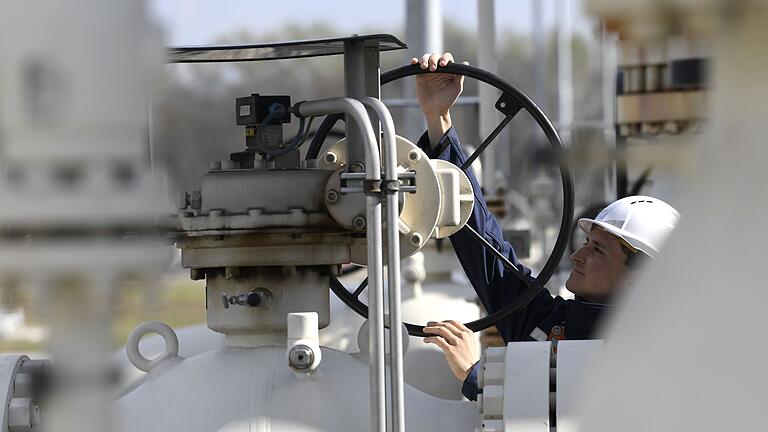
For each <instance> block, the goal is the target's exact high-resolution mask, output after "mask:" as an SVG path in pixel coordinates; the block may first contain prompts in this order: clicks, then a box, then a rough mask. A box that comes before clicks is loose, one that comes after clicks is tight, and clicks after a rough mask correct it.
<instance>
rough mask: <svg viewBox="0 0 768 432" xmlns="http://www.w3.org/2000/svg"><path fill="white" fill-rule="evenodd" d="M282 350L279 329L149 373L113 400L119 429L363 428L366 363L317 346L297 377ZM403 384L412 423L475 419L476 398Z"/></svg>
mask: <svg viewBox="0 0 768 432" xmlns="http://www.w3.org/2000/svg"><path fill="white" fill-rule="evenodd" d="M285 349H286V346H285V336H283V343H282V346H281V345H277V346H261V347H249V348H232V347H230V348H223V349H218V350H214V351H209V352H207V353H203V354H200V355H197V356H195V357H192V358H188V359H185V360H183V361H182V362H180V363H178V364H177V365H175V366H174V367H172V368H170V369H167V370H162V369H158V371H157V373H155V372H150V373H149V374H148V377H147V380H146V381H145V382H144V383H143V385H142V386H140V387H138V388H137V389H136V390H134V391H133V392H131V393H130V394H128V395H126V396H125V397H123V398H121V399H120V400H118V401H116V402H115V408H116V412H117V414H118V418H117V425H118V428H117V430H119V431H124V432H129V431H131V432H138V431H143V432H155V431H157V432H160V431H162V432H165V431H172V430H173V431H176V430H179V431H182V430H183V431H188V432H210V431H217V430H219V431H230V432H233V431H238V432H239V431H252V432H266V431H278V430H280V431H282V430H286V431H295V432H304V431H313V432H318V431H329V432H330V431H334V432H335V431H350V432H353V431H360V430H367V428H368V427H369V425H368V422H369V403H368V401H369V390H368V368H367V365H366V364H365V363H364V362H362V361H360V360H357V359H355V358H354V357H352V356H350V355H349V354H345V353H341V352H339V351H336V350H332V349H327V348H322V358H323V361H322V363H321V364H320V366H319V368H318V371H317V372H316V373H315V374H313V375H312V376H309V377H304V378H302V377H299V376H296V375H295V374H294V373H293V371H292V370H291V369H290V368H289V366H288V364H287V362H286V359H285ZM200 389H206V391H204V392H201V391H199V390H200ZM404 391H405V400H406V401H407V403H408V407H409V410H408V411H407V412H406V422H407V424H408V425H409V426H408V427H409V430H417V431H435V432H438V431H440V432H442V431H446V432H465V431H471V430H473V429H474V428H475V426H476V425H478V424H479V418H478V415H477V409H476V407H475V406H474V403H470V402H466V401H464V402H462V401H446V400H441V399H437V398H434V397H431V396H428V395H426V394H424V393H421V392H419V391H417V390H415V389H413V388H412V387H410V386H406V387H405V389H404ZM425 413H429V414H428V415H425Z"/></svg>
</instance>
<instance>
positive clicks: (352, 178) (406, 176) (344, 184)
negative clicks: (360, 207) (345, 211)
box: [339, 171, 416, 195]
mask: <svg viewBox="0 0 768 432" xmlns="http://www.w3.org/2000/svg"><path fill="white" fill-rule="evenodd" d="M339 179H340V186H341V187H340V189H339V191H340V192H341V193H343V194H347V193H361V192H362V193H365V194H366V195H371V194H373V195H384V194H393V193H397V192H407V193H416V172H414V171H407V172H402V173H399V174H398V176H397V180H366V179H365V173H349V172H344V173H341V174H340V175H339Z"/></svg>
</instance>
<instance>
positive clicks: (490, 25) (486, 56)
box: [477, 0, 501, 194]
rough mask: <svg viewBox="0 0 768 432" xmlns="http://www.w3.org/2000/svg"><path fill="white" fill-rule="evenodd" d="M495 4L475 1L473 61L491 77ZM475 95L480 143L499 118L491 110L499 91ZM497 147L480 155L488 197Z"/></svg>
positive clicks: (494, 64) (487, 89)
mask: <svg viewBox="0 0 768 432" xmlns="http://www.w3.org/2000/svg"><path fill="white" fill-rule="evenodd" d="M495 4H496V2H495V0H478V1H477V19H478V25H477V29H478V53H477V62H478V66H479V67H481V68H483V69H485V70H487V71H488V72H491V73H494V74H495V73H497V71H498V58H497V55H496V13H495ZM478 93H479V96H480V105H479V124H480V136H479V137H478V141H477V142H478V143H480V142H482V141H483V139H484V138H485V137H487V136H488V135H489V134H490V133H491V132H492V131H493V130H494V129H495V128H496V126H497V125H498V124H499V122H500V121H501V118H500V117H499V112H498V111H497V110H496V108H495V103H496V99H498V98H499V91H498V90H497V89H495V88H492V87H490V86H485V85H481V86H479V88H478ZM497 148H498V147H497V146H494V147H489V148H488V149H486V150H485V151H484V152H483V154H482V162H483V178H482V179H481V181H482V183H481V186H483V187H484V189H485V190H486V192H490V193H491V194H495V190H496V185H494V184H493V179H494V176H495V173H496V160H497Z"/></svg>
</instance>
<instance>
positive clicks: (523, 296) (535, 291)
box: [320, 63, 574, 337]
mask: <svg viewBox="0 0 768 432" xmlns="http://www.w3.org/2000/svg"><path fill="white" fill-rule="evenodd" d="M422 73H449V74H455V75H463V76H466V77H469V78H474V79H476V80H478V81H481V82H484V83H486V84H488V85H491V86H492V87H495V88H497V89H499V90H501V91H502V97H503V96H504V95H508V96H510V97H512V98H513V99H514V100H515V101H516V102H517V103H518V104H519V105H520V108H519V109H525V111H526V112H527V113H528V114H529V115H530V116H531V118H533V120H534V121H535V122H536V124H537V125H538V126H539V129H541V130H542V132H544V135H545V136H546V137H547V141H548V142H549V144H550V146H551V147H552V149H553V151H554V152H556V153H558V154H559V153H561V152H563V151H564V146H563V142H562V140H561V139H560V135H559V134H558V133H557V129H555V127H554V125H553V124H552V122H551V121H550V120H549V118H547V116H546V114H544V112H543V111H542V110H541V108H539V107H538V105H536V103H535V102H533V100H531V98H529V97H528V96H527V95H526V94H525V93H523V92H522V91H520V90H518V89H517V88H515V87H513V86H512V85H511V84H509V83H507V82H506V81H504V80H503V79H502V78H501V77H499V76H497V75H495V74H492V73H490V72H487V71H485V70H483V69H480V68H476V67H474V66H470V65H464V64H457V63H450V64H448V65H446V66H441V67H440V68H439V72H434V71H429V70H427V69H421V67H420V66H419V65H406V66H401V67H398V68H395V69H392V70H390V71H387V72H385V73H384V74H382V75H381V85H382V86H383V85H385V84H388V83H390V82H392V81H395V80H398V79H401V78H405V77H409V76H413V75H419V74H422ZM497 108H498V107H497ZM518 111H519V110H518ZM516 114H517V112H515V114H513V115H512V117H514V116H515V115H516ZM338 119H339V118H338V117H335V118H331V117H330V116H329V117H327V118H326V119H325V120H324V121H323V124H322V125H321V126H320V128H323V126H324V125H325V126H327V125H326V122H329V121H330V122H332V123H331V124H330V126H327V129H330V127H332V126H333V123H335V122H336V121H338ZM494 140H495V138H494V139H493V140H491V142H493V141H494ZM555 160H560V158H556V159H555ZM558 168H559V171H560V178H561V184H562V189H563V213H562V218H561V220H560V229H559V232H558V237H557V241H556V242H555V245H554V247H553V248H552V252H551V253H550V256H549V258H548V259H547V261H546V263H545V264H544V267H543V268H542V270H541V271H540V272H539V274H538V275H537V276H536V277H535V278H529V279H522V280H523V282H524V283H525V284H526V285H527V288H526V289H525V290H524V291H523V292H522V293H520V295H518V296H517V297H516V298H515V300H514V301H512V302H511V303H509V304H508V305H507V306H505V307H504V308H502V309H500V310H498V311H496V312H494V313H492V314H489V315H487V316H485V317H483V318H480V319H478V320H475V321H472V322H469V323H465V324H464V325H465V326H467V327H468V328H469V329H470V330H472V331H481V330H484V329H486V328H488V327H491V326H492V325H495V324H498V323H499V322H501V321H502V320H504V319H506V318H508V317H509V316H511V315H512V314H513V313H515V312H516V311H518V310H520V309H522V308H524V307H525V306H527V305H528V304H529V303H530V302H531V301H532V300H533V299H534V298H536V297H537V296H538V295H539V294H540V293H541V291H542V290H543V289H545V288H544V285H545V284H546V283H547V281H549V279H550V278H551V277H552V275H553V274H554V272H555V270H557V267H558V265H559V263H560V260H561V259H562V257H563V255H564V253H565V251H566V248H567V246H568V243H569V240H570V234H571V225H572V221H573V213H574V203H573V201H574V190H573V180H572V176H571V173H570V170H569V169H568V167H567V166H566V165H565V164H564V163H559V164H558ZM366 280H367V278H366ZM361 286H362V285H361ZM330 288H331V291H333V292H334V293H335V294H336V296H337V297H339V299H340V300H342V302H344V303H345V304H346V305H347V306H349V307H350V308H351V309H352V310H353V311H355V312H356V313H358V314H359V315H361V316H363V317H364V318H366V319H367V318H368V306H366V305H365V304H364V303H362V302H361V301H360V300H359V299H358V298H357V297H358V296H359V294H360V292H361V290H360V289H358V290H357V291H358V293H357V296H355V295H354V294H353V293H350V292H349V291H348V290H347V289H346V288H345V287H344V285H343V284H342V283H341V282H340V281H339V280H338V279H337V278H335V277H333V276H332V277H331V284H330ZM403 324H404V325H405V326H406V328H407V329H408V333H409V334H410V335H411V336H418V337H427V336H431V335H430V334H427V333H424V331H423V330H422V329H423V327H424V326H419V325H416V324H411V323H405V322H404V323H403Z"/></svg>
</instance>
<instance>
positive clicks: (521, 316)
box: [418, 128, 553, 342]
mask: <svg viewBox="0 0 768 432" xmlns="http://www.w3.org/2000/svg"><path fill="white" fill-rule="evenodd" d="M418 146H419V147H421V148H422V149H427V151H426V153H427V154H429V155H430V157H432V158H439V159H443V160H446V161H448V162H451V163H452V164H454V165H456V166H461V165H462V164H463V163H464V161H466V156H465V155H464V152H463V150H462V148H461V144H460V143H459V137H458V134H457V133H456V131H455V130H454V129H453V128H450V129H449V130H448V131H447V132H446V133H445V135H443V137H442V138H441V139H440V141H439V143H438V144H437V145H436V146H435V148H434V149H432V150H429V137H428V136H427V133H424V135H422V137H421V138H420V139H419V142H418ZM467 176H468V177H469V180H470V182H471V183H472V189H473V190H474V195H475V205H474V209H473V210H472V216H471V217H470V219H469V222H467V224H468V225H469V226H471V227H472V228H474V229H475V231H477V232H478V233H479V234H480V235H481V236H483V238H485V239H486V240H487V241H488V242H489V243H490V244H491V245H493V246H494V247H495V248H496V250H498V251H500V252H501V253H502V254H504V256H506V257H507V258H508V259H509V260H510V261H511V262H512V263H514V264H515V265H516V266H517V267H518V268H520V269H522V270H523V271H524V273H525V274H526V275H530V270H529V269H528V268H525V267H524V266H522V265H521V264H520V261H519V260H518V258H517V255H516V254H515V251H514V249H513V248H512V245H510V244H509V243H508V242H507V241H506V240H504V236H503V234H502V229H501V226H500V225H499V222H498V221H497V220H496V217H495V216H494V215H493V214H492V213H491V212H490V210H488V205H487V204H486V202H485V199H484V198H483V194H482V191H481V189H480V185H479V183H478V182H477V178H475V176H474V174H473V173H472V170H471V169H470V170H468V171H467ZM450 240H451V243H452V245H453V248H454V250H455V251H456V256H457V257H458V259H459V262H460V263H461V266H462V268H463V269H464V272H465V273H466V274H467V277H468V278H469V281H470V283H471V284H472V287H473V288H474V289H475V292H476V293H477V295H478V297H479V298H480V301H481V302H482V304H483V306H484V307H485V309H486V311H487V312H488V313H494V312H496V311H498V310H500V309H502V308H503V307H504V306H506V305H508V304H509V303H511V302H512V301H513V300H514V299H515V298H517V297H518V296H519V295H520V294H521V293H522V292H523V291H524V290H525V289H526V288H527V285H526V284H525V283H524V282H523V281H522V280H520V279H519V278H518V277H517V276H516V275H515V274H514V273H512V272H511V271H509V270H507V269H506V268H505V267H504V265H503V264H502V263H501V261H500V260H499V259H497V258H496V256H494V255H493V254H492V253H491V252H488V251H487V250H486V249H485V247H484V246H483V245H482V244H481V243H480V242H478V241H477V240H475V239H474V237H472V236H471V234H469V233H468V232H467V230H465V229H462V230H460V231H459V232H457V233H456V234H454V235H452V236H451V237H450ZM552 303H553V300H552V296H551V295H550V294H549V292H547V290H542V292H541V293H539V295H538V296H537V297H536V298H535V299H534V300H533V301H532V302H531V303H530V304H529V305H528V306H527V307H526V308H525V309H523V310H520V311H519V312H518V313H515V314H513V315H512V316H511V317H509V318H507V319H505V320H504V321H502V322H500V323H499V324H498V325H497V327H498V329H499V333H500V334H501V336H502V338H503V339H504V341H505V342H508V341H519V340H530V338H529V337H528V335H529V334H530V332H531V331H532V330H533V328H535V326H536V324H537V323H538V320H539V319H541V318H543V317H544V316H546V314H547V313H548V312H549V311H550V310H551V309H552Z"/></svg>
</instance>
